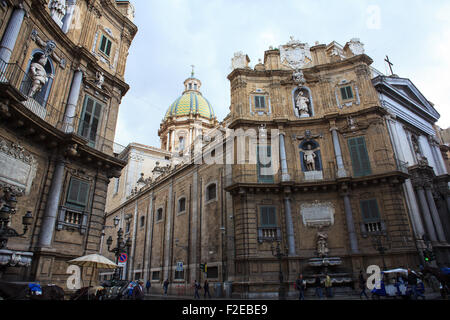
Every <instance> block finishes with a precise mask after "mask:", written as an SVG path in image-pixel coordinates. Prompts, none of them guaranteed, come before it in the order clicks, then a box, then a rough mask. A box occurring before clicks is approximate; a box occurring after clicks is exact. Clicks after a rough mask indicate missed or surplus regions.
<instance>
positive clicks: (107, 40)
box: [98, 33, 113, 58]
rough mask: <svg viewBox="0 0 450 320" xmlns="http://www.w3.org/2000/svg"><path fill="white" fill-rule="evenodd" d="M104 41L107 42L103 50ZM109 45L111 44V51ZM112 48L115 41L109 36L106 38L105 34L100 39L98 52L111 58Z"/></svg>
mask: <svg viewBox="0 0 450 320" xmlns="http://www.w3.org/2000/svg"><path fill="white" fill-rule="evenodd" d="M103 40H105V45H104V48H103V49H102V47H103ZM108 44H109V49H108ZM112 47H113V41H112V40H111V39H110V38H109V37H108V36H106V35H105V34H104V33H102V37H101V38H100V44H99V46H98V50H99V51H100V52H101V53H103V54H104V55H105V56H107V57H108V58H110V57H111V52H112Z"/></svg>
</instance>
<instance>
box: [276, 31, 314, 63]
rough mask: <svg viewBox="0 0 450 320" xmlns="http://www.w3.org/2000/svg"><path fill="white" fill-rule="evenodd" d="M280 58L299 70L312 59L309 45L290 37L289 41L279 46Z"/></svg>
mask: <svg viewBox="0 0 450 320" xmlns="http://www.w3.org/2000/svg"><path fill="white" fill-rule="evenodd" d="M280 58H281V62H282V63H283V64H285V65H287V66H289V67H291V68H292V69H294V70H299V69H301V68H304V67H305V66H306V65H308V64H309V63H310V62H311V61H312V57H311V50H310V46H309V45H308V44H307V43H301V42H300V41H298V40H294V38H293V37H291V41H289V42H288V43H287V44H285V45H282V46H280Z"/></svg>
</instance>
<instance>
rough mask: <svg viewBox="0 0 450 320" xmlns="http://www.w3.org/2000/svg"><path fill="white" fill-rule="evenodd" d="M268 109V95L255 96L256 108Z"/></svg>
mask: <svg viewBox="0 0 450 320" xmlns="http://www.w3.org/2000/svg"><path fill="white" fill-rule="evenodd" d="M264 109H266V97H265V96H255V110H257V111H258V110H264Z"/></svg>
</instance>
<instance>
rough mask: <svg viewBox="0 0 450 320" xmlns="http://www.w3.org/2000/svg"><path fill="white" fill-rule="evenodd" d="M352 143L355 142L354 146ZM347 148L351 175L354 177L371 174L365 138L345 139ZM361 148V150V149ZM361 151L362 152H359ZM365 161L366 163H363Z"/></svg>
mask: <svg viewBox="0 0 450 320" xmlns="http://www.w3.org/2000/svg"><path fill="white" fill-rule="evenodd" d="M352 142H355V143H354V145H352ZM347 146H348V151H349V155H350V160H351V162H352V169H353V175H354V176H355V177H366V176H370V175H371V174H372V166H371V163H370V156H369V152H368V150H367V143H366V138H365V136H359V137H353V138H349V139H347ZM362 147H363V149H361V148H362ZM362 150H363V152H361V151H362ZM355 152H356V153H355ZM364 158H366V159H364ZM365 161H367V163H364V162H365Z"/></svg>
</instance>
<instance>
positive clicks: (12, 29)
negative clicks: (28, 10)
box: [0, 5, 25, 63]
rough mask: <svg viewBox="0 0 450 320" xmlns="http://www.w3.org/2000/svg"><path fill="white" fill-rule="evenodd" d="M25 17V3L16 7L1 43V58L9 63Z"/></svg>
mask: <svg viewBox="0 0 450 320" xmlns="http://www.w3.org/2000/svg"><path fill="white" fill-rule="evenodd" d="M24 17H25V10H24V8H23V5H20V6H19V7H18V8H15V9H14V11H13V13H12V14H11V18H10V19H9V22H8V26H7V27H6V31H5V33H4V34H3V38H2V42H1V43H0V59H1V60H3V61H4V62H6V63H9V59H10V58H11V54H12V52H13V50H14V46H15V45H16V41H17V36H18V35H19V32H20V28H21V26H22V23H23V18H24Z"/></svg>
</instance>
